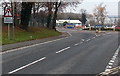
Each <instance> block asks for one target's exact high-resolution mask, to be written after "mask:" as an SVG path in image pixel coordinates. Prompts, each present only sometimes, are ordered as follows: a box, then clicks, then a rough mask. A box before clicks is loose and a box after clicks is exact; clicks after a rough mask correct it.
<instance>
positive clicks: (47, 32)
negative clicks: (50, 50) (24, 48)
mask: <svg viewBox="0 0 120 76" xmlns="http://www.w3.org/2000/svg"><path fill="white" fill-rule="evenodd" d="M2 29H3V31H2V45H5V44H12V43H18V42H23V41H29V40H36V39H42V38H48V37H53V36H59V35H61V33H60V32H58V31H54V30H52V29H48V28H35V27H30V28H29V29H28V31H25V30H22V29H20V28H18V27H15V38H14V40H12V39H11V40H8V31H7V27H2Z"/></svg>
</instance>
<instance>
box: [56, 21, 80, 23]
mask: <svg viewBox="0 0 120 76" xmlns="http://www.w3.org/2000/svg"><path fill="white" fill-rule="evenodd" d="M64 22H68V23H81V21H79V20H56V23H64Z"/></svg>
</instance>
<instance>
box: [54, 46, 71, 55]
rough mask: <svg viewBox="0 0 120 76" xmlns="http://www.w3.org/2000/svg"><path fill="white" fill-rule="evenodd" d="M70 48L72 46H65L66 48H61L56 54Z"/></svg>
mask: <svg viewBox="0 0 120 76" xmlns="http://www.w3.org/2000/svg"><path fill="white" fill-rule="evenodd" d="M69 48H70V47H67V48H64V49H62V50H60V51H57V52H56V54H58V53H61V52H63V51H65V50H67V49H69Z"/></svg>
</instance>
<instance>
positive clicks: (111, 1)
mask: <svg viewBox="0 0 120 76" xmlns="http://www.w3.org/2000/svg"><path fill="white" fill-rule="evenodd" d="M0 1H2V0H0ZM119 1H120V0H83V2H82V4H80V5H78V7H77V8H74V9H75V10H72V9H71V10H70V7H68V8H67V10H66V12H70V11H71V12H74V13H80V10H81V9H86V10H87V13H91V14H92V13H93V10H94V9H95V6H97V5H99V4H100V3H103V4H104V5H106V11H107V12H108V15H117V14H118V2H119ZM0 11H1V9H0ZM0 14H1V12H0Z"/></svg>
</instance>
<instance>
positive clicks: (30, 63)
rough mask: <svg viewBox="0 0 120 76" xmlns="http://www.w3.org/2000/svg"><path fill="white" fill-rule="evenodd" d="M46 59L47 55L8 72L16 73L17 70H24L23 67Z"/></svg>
mask: <svg viewBox="0 0 120 76" xmlns="http://www.w3.org/2000/svg"><path fill="white" fill-rule="evenodd" d="M44 59H46V57H43V58H41V59H38V60H36V61H34V62H32V63H29V64H27V65H25V66H22V67H20V68H18V69H15V70H13V71H11V72H8V74H12V73H15V72H17V71H19V70H22V69H24V68H26V67H28V66H31V65H33V64H35V63H37V62H40V61H42V60H44Z"/></svg>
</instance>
